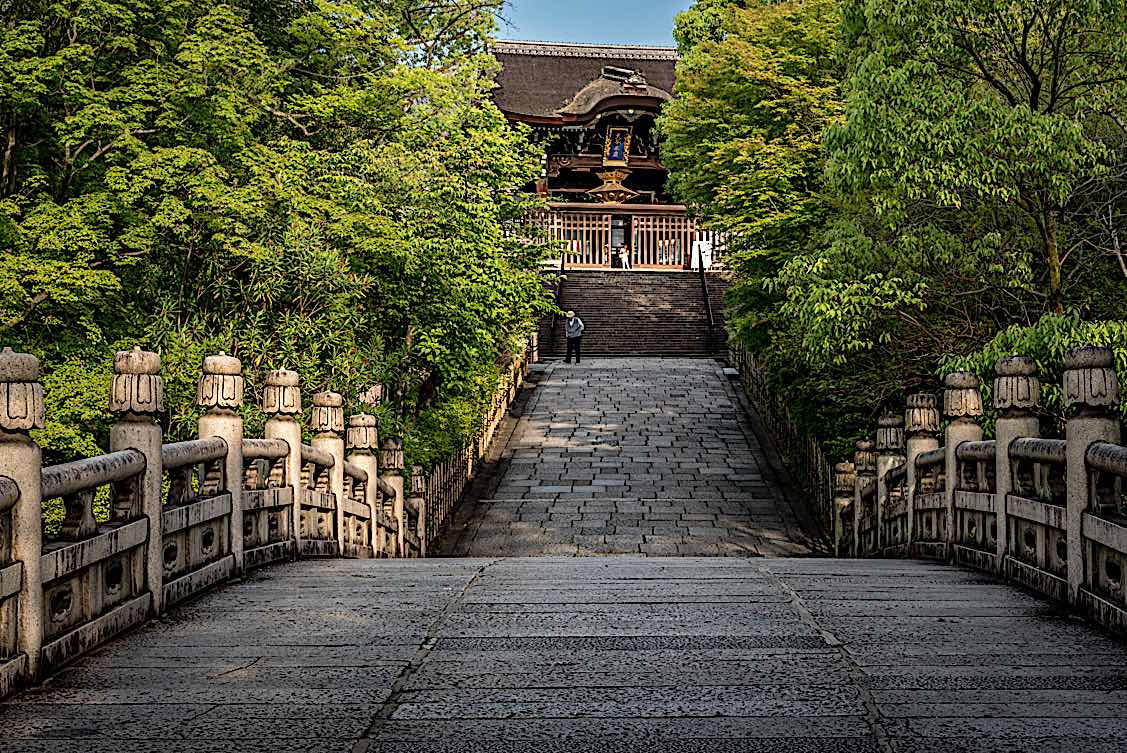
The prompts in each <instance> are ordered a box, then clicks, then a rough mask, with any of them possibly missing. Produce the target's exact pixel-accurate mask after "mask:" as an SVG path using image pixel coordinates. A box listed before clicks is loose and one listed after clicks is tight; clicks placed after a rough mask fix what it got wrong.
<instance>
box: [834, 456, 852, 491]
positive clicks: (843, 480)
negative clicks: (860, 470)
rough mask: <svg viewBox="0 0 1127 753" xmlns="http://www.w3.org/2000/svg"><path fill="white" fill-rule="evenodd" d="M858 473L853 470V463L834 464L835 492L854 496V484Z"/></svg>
mask: <svg viewBox="0 0 1127 753" xmlns="http://www.w3.org/2000/svg"><path fill="white" fill-rule="evenodd" d="M856 480H857V474H856V473H854V471H853V463H838V464H837V465H835V466H834V494H837V495H838V496H845V497H851V496H853V486H854V484H855V483H856Z"/></svg>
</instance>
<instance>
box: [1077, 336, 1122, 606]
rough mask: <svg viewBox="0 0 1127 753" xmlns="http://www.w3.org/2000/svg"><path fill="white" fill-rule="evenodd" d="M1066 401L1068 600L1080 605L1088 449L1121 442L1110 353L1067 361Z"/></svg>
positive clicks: (1095, 350)
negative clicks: (1078, 601) (1099, 443)
mask: <svg viewBox="0 0 1127 753" xmlns="http://www.w3.org/2000/svg"><path fill="white" fill-rule="evenodd" d="M1064 368H1065V371H1064V401H1065V405H1066V406H1067V408H1068V411H1069V417H1068V426H1067V429H1066V434H1065V437H1066V439H1067V440H1068V449H1067V457H1068V469H1067V477H1066V478H1067V486H1068V489H1067V499H1068V502H1067V514H1066V515H1065V521H1066V524H1067V541H1068V597H1069V601H1070V602H1072V603H1073V604H1076V603H1077V597H1078V596H1079V594H1080V588H1081V586H1083V584H1084V578H1085V572H1084V565H1085V561H1084V546H1083V540H1082V536H1083V522H1084V513H1085V512H1086V511H1087V510H1088V508H1089V504H1090V501H1091V499H1092V491H1091V483H1092V480H1091V476H1090V474H1089V473H1088V460H1087V456H1088V448H1089V447H1091V446H1092V443H1094V442H1110V443H1112V444H1119V443H1120V430H1119V416H1118V414H1117V408H1118V407H1119V380H1118V378H1117V376H1116V374H1115V357H1114V354H1113V353H1112V352H1111V350H1110V349H1109V348H1100V347H1096V346H1093V345H1087V346H1084V347H1082V348H1073V349H1072V350H1069V351H1068V352H1067V353H1066V354H1065V356H1064Z"/></svg>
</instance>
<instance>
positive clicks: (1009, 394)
mask: <svg viewBox="0 0 1127 753" xmlns="http://www.w3.org/2000/svg"><path fill="white" fill-rule="evenodd" d="M994 374H995V375H996V378H995V379H994V407H995V408H997V409H998V410H1000V411H1003V412H1004V413H1006V414H1008V415H1010V416H1020V415H1024V414H1025V413H1028V412H1029V411H1031V410H1032V409H1034V408H1036V407H1037V404H1038V403H1039V402H1040V401H1041V380H1039V379H1038V378H1037V362H1036V361H1034V360H1033V359H1032V358H1029V357H1027V356H1006V357H1005V358H1000V359H998V362H997V363H996V364H994Z"/></svg>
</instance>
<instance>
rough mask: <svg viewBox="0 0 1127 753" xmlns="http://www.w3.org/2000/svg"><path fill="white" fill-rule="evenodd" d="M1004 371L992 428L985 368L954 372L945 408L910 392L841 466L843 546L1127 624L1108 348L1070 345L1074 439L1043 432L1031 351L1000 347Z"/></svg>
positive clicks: (1125, 513)
mask: <svg viewBox="0 0 1127 753" xmlns="http://www.w3.org/2000/svg"><path fill="white" fill-rule="evenodd" d="M995 372H996V378H995V380H994V407H995V409H996V410H997V421H996V424H995V438H994V439H992V440H984V439H983V430H982V428H981V426H980V423H979V420H980V419H981V417H982V416H983V414H984V412H985V411H984V406H983V400H982V394H981V391H980V383H979V380H978V377H977V376H976V375H974V374H973V373H970V372H958V373H954V374H950V375H948V376H947V377H946V379H945V381H944V390H943V397H942V409H941V408H940V403H939V401H938V400H936V397H935V396H934V395H932V394H929V393H919V394H915V395H912V396H910V397H909V399H908V403H907V406H906V410H905V411H904V413H903V414H899V413H895V414H888V415H886V416H884V417H883V418H882V419H881V422H880V427H879V428H878V430H877V437H876V441H875V442H873V441H871V440H862V441H859V442H858V443H857V451H856V453H855V455H854V460H853V462H852V463H841V464H838V465H837V466H836V469H835V488H834V493H835V504H834V521H833V531H834V538H835V544H836V550H837V553H838V554H839V555H840V556H853V557H903V556H910V557H924V558H930V559H939V560H943V561H951V562H955V563H959V564H963V565H966V566H969V567H973V568H977V569H980V570H985V571H987V572H991V573H995V574H997V575H998V576H1000V577H1003V578H1007V579H1009V580H1012V581H1014V582H1016V583H1019V584H1021V585H1022V586H1025V587H1027V588H1030V589H1033V590H1035V591H1039V592H1041V593H1042V594H1044V595H1046V596H1048V597H1050V598H1052V599H1055V600H1057V601H1059V602H1061V603H1063V604H1067V605H1069V606H1071V607H1073V608H1075V609H1076V610H1078V611H1080V612H1082V613H1084V614H1086V615H1087V616H1089V617H1090V618H1091V619H1093V620H1094V621H1096V622H1098V623H1100V624H1102V625H1104V626H1106V627H1108V628H1111V629H1112V630H1114V631H1116V632H1119V633H1120V634H1127V446H1124V444H1123V443H1122V433H1121V432H1122V428H1121V425H1120V417H1119V412H1118V407H1119V405H1120V393H1119V381H1118V376H1117V374H1116V370H1115V366H1114V356H1113V353H1112V351H1111V350H1109V349H1107V348H1102V347H1095V346H1087V347H1082V348H1075V349H1073V350H1070V351H1068V353H1067V354H1066V355H1065V371H1064V383H1063V388H1064V397H1065V402H1066V405H1067V407H1068V409H1069V416H1068V419H1067V425H1066V429H1065V437H1064V438H1047V437H1040V436H1038V433H1039V422H1038V419H1037V416H1036V411H1037V408H1038V405H1039V399H1040V395H1041V384H1040V381H1039V379H1038V372H1037V366H1036V364H1035V362H1034V361H1033V360H1032V359H1030V358H1023V357H1020V356H1010V357H1007V358H1003V359H1001V360H1000V361H998V363H997V365H996V368H995ZM941 410H942V418H944V419H945V420H946V424H945V428H944V429H943V431H942V435H941V432H940V426H941V424H940V419H941ZM941 440H942V443H941Z"/></svg>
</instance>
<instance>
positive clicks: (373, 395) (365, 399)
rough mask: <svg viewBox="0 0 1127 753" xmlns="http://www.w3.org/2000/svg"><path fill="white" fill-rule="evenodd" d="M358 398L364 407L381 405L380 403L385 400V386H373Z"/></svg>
mask: <svg viewBox="0 0 1127 753" xmlns="http://www.w3.org/2000/svg"><path fill="white" fill-rule="evenodd" d="M357 397H359V399H360V402H361V403H363V404H364V405H379V404H380V401H381V400H383V385H382V384H373V385H372V386H371V387H369V388H368V389H366V390H364V391H363V392H361V393H360V394H359V395H358V396H357Z"/></svg>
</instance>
